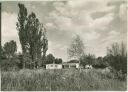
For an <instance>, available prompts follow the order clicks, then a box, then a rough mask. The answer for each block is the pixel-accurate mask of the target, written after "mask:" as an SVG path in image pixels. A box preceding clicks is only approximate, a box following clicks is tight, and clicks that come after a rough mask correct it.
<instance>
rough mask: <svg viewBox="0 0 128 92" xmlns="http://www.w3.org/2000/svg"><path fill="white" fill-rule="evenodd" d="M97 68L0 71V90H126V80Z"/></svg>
mask: <svg viewBox="0 0 128 92" xmlns="http://www.w3.org/2000/svg"><path fill="white" fill-rule="evenodd" d="M107 75H109V74H103V73H102V72H100V71H98V70H85V69H84V70H81V72H80V71H79V70H76V69H74V70H73V69H69V70H64V69H63V70H43V69H40V70H39V69H38V70H20V71H17V72H16V71H15V72H2V78H1V84H2V86H1V87H2V91H50V90H52V91H81V90H84V91H85V90H121V91H122V90H126V81H119V80H117V79H113V78H112V77H111V78H109V77H108V76H107Z"/></svg>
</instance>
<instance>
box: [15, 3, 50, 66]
mask: <svg viewBox="0 0 128 92" xmlns="http://www.w3.org/2000/svg"><path fill="white" fill-rule="evenodd" d="M18 6H19V14H18V22H17V29H18V31H19V38H20V43H21V46H22V51H23V57H25V56H26V58H31V63H32V64H33V67H34V68H35V67H36V66H37V65H38V66H41V65H42V61H41V54H42V52H43V57H45V55H46V51H47V50H48V40H47V37H46V29H45V28H44V25H43V24H41V23H40V21H39V19H38V18H37V17H36V14H35V13H33V12H32V13H30V14H29V15H27V9H26V8H25V6H24V5H23V4H18ZM23 61H24V63H25V62H27V61H28V59H27V61H25V60H23Z"/></svg>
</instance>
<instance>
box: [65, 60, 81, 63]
mask: <svg viewBox="0 0 128 92" xmlns="http://www.w3.org/2000/svg"><path fill="white" fill-rule="evenodd" d="M67 63H79V61H78V60H70V61H68V62H67Z"/></svg>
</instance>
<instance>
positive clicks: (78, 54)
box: [67, 35, 127, 77]
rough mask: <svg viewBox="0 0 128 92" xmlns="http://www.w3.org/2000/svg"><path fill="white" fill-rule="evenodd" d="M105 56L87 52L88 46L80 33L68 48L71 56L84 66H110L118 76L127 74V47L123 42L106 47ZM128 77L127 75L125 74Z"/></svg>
mask: <svg viewBox="0 0 128 92" xmlns="http://www.w3.org/2000/svg"><path fill="white" fill-rule="evenodd" d="M106 51H107V52H106V55H105V56H104V57H97V58H96V57H95V55H93V54H90V53H86V47H85V46H84V43H83V41H82V39H81V38H80V36H79V35H76V36H75V37H74V38H73V41H72V42H71V44H70V47H69V48H68V50H67V53H68V55H69V58H75V59H77V60H78V61H79V64H80V65H82V66H85V65H92V66H93V67H94V68H102V69H103V68H106V67H110V69H111V71H112V72H114V73H116V74H117V75H118V76H119V75H121V76H123V75H126V74H127V48H126V45H125V44H124V43H123V42H121V43H117V42H115V43H113V44H111V45H110V46H109V47H107V48H106ZM125 77H126V76H125Z"/></svg>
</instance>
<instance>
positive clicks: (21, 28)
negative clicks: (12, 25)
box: [16, 4, 28, 68]
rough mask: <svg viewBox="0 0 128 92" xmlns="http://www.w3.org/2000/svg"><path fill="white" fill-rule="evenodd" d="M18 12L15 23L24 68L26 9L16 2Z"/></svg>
mask: <svg viewBox="0 0 128 92" xmlns="http://www.w3.org/2000/svg"><path fill="white" fill-rule="evenodd" d="M18 7H19V13H18V22H17V23H16V26H17V30H18V35H19V40H20V43H21V48H22V53H23V61H24V62H23V67H24V68H25V59H24V57H25V54H26V51H27V50H26V49H27V39H28V38H27V30H26V23H27V14H28V13H27V9H26V7H25V6H24V4H18Z"/></svg>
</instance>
